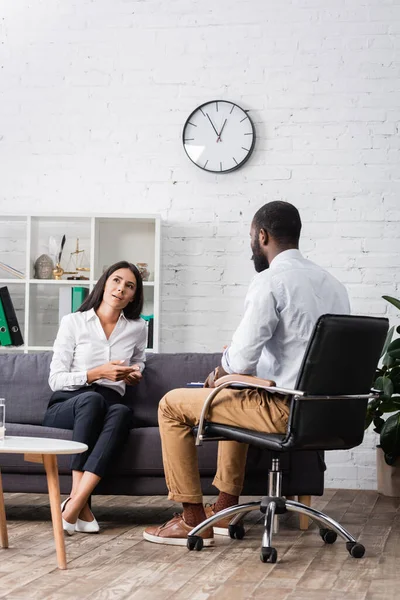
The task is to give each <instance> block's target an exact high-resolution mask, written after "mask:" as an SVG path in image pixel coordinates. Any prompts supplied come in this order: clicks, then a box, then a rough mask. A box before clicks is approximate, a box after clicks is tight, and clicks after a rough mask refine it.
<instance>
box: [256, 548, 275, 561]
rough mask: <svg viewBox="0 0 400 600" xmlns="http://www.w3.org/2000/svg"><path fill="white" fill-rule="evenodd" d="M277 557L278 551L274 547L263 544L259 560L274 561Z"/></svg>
mask: <svg viewBox="0 0 400 600" xmlns="http://www.w3.org/2000/svg"><path fill="white" fill-rule="evenodd" d="M277 558H278V553H277V551H276V549H275V548H272V547H269V546H263V547H262V548H261V552H260V559H261V562H263V563H266V562H269V563H276V559H277Z"/></svg>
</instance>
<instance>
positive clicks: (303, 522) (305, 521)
mask: <svg viewBox="0 0 400 600" xmlns="http://www.w3.org/2000/svg"><path fill="white" fill-rule="evenodd" d="M299 502H301V503H302V504H305V505H306V506H311V496H299ZM299 522H300V529H301V530H303V531H306V530H307V529H308V527H309V525H310V519H309V518H308V517H306V515H299Z"/></svg>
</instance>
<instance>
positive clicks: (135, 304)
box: [78, 260, 143, 319]
mask: <svg viewBox="0 0 400 600" xmlns="http://www.w3.org/2000/svg"><path fill="white" fill-rule="evenodd" d="M118 269H129V270H130V271H132V273H133V274H134V276H135V278H136V291H135V296H134V298H133V301H132V302H129V304H128V305H127V306H125V308H124V309H123V312H124V315H125V317H126V318H127V319H138V318H139V317H140V314H141V312H142V310H143V281H142V276H141V275H140V273H139V271H138V269H137V267H135V265H134V264H132V263H129V262H127V261H126V260H120V261H119V262H117V263H115V264H113V265H111V267H108V269H107V270H106V271H104V273H103V275H102V276H101V277H100V279H99V280H98V281H97V283H96V285H95V286H94V288H93V290H92V291H91V292H90V294H89V296H88V297H87V298H86V300H85V301H84V302H83V304H81V306H80V307H79V308H78V311H79V312H86V311H87V310H90V309H91V308H94V310H97V309H98V308H99V306H100V304H101V302H102V300H103V293H104V287H105V285H106V281H107V279H108V278H109V277H110V275H112V274H113V273H114V272H115V271H118Z"/></svg>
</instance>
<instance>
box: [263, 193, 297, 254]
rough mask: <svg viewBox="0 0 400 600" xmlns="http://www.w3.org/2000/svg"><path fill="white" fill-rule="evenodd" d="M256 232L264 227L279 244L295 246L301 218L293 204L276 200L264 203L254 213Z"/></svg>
mask: <svg viewBox="0 0 400 600" xmlns="http://www.w3.org/2000/svg"><path fill="white" fill-rule="evenodd" d="M253 226H254V227H255V229H256V233H257V234H258V233H259V232H260V229H264V231H266V232H267V233H268V234H269V235H271V237H273V238H274V240H275V241H276V242H277V243H278V244H281V245H295V246H297V245H298V243H299V238H300V231H301V219H300V215H299V211H298V210H297V208H296V207H295V206H293V204H290V203H289V202H283V201H281V200H276V201H274V202H268V204H264V206H262V207H261V208H260V209H259V210H258V211H257V212H256V214H255V215H254V218H253Z"/></svg>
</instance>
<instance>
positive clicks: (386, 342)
mask: <svg viewBox="0 0 400 600" xmlns="http://www.w3.org/2000/svg"><path fill="white" fill-rule="evenodd" d="M393 333H394V326H393V327H391V328H390V329H389V331H388V332H387V335H386V340H385V343H384V345H383V348H382V354H381V358H382V356H384V355H385V354H386V352H387V349H388V346H389V344H390V342H391V341H392V337H393Z"/></svg>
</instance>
